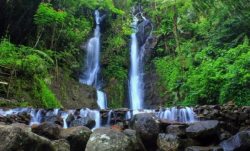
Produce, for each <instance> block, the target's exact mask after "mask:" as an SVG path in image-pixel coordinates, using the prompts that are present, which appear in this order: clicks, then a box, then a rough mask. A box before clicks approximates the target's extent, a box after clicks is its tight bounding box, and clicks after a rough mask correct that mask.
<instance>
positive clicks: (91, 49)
mask: <svg viewBox="0 0 250 151" xmlns="http://www.w3.org/2000/svg"><path fill="white" fill-rule="evenodd" d="M105 16H106V15H103V16H102V17H100V14H99V11H97V10H96V11H95V21H96V28H95V31H94V37H93V38H91V39H90V40H89V43H88V47H87V58H86V69H85V71H84V78H83V79H80V82H81V83H85V84H87V85H92V86H94V87H95V88H96V89H97V103H98V105H99V106H100V108H101V109H105V108H107V103H106V102H107V99H106V94H105V93H103V92H102V91H100V89H101V86H100V85H101V84H100V82H99V81H98V73H99V71H100V49H101V44H100V37H101V32H100V30H101V29H100V23H101V21H102V20H103V19H104V18H105Z"/></svg>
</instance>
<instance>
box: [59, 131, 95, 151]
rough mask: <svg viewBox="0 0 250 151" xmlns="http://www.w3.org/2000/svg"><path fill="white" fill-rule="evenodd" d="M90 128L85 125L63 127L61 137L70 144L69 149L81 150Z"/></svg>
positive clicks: (84, 146)
mask: <svg viewBox="0 0 250 151" xmlns="http://www.w3.org/2000/svg"><path fill="white" fill-rule="evenodd" d="M91 133H92V132H91V130H90V129H89V128H87V127H85V126H78V127H71V128H68V129H63V131H62V132H61V138H62V139H66V140H67V141H68V142H69V144H70V151H83V150H85V148H86V144H87V142H88V140H89V137H90V135H91Z"/></svg>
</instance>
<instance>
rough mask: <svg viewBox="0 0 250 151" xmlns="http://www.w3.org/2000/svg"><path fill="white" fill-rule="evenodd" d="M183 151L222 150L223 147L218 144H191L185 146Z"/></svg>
mask: <svg viewBox="0 0 250 151" xmlns="http://www.w3.org/2000/svg"><path fill="white" fill-rule="evenodd" d="M185 151H223V149H222V148H221V147H218V146H209V147H202V146H192V147H188V148H186V149H185Z"/></svg>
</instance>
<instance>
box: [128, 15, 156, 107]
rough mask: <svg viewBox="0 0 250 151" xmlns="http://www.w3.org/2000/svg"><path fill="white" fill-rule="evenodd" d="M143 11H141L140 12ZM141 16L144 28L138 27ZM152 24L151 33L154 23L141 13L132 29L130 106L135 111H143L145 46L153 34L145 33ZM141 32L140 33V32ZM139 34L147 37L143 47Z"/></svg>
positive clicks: (134, 20)
mask: <svg viewBox="0 0 250 151" xmlns="http://www.w3.org/2000/svg"><path fill="white" fill-rule="evenodd" d="M140 11H141V10H140ZM138 15H140V16H141V18H142V19H143V22H142V25H143V27H142V28H141V27H140V28H139V27H138V22H139V19H138V18H137V16H138ZM147 23H150V25H151V31H152V30H153V25H152V23H151V22H150V21H149V20H148V19H146V17H144V16H143V14H142V13H141V12H139V13H138V14H136V15H135V16H134V19H133V23H132V29H133V30H134V33H132V34H131V54H130V55H131V71H130V80H129V92H130V93H129V94H130V105H131V108H132V109H133V110H135V109H143V99H144V82H143V75H144V69H143V68H144V61H143V59H144V53H145V46H146V44H147V43H148V40H149V39H150V38H151V34H150V35H147V34H146V31H144V25H146V24H147ZM138 30H139V31H138ZM137 32H142V33H143V35H146V40H145V41H143V40H142V41H143V44H142V45H141V46H139V45H138V39H137V36H136V33H137Z"/></svg>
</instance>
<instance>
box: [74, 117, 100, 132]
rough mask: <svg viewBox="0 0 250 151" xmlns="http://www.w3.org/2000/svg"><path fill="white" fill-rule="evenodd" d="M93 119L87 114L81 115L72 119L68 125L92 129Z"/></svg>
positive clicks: (93, 125)
mask: <svg viewBox="0 0 250 151" xmlns="http://www.w3.org/2000/svg"><path fill="white" fill-rule="evenodd" d="M95 124H96V123H95V120H94V119H93V118H91V117H89V116H86V117H81V118H79V119H77V120H74V121H72V122H71V123H70V126H69V127H74V126H86V127H88V128H90V129H92V128H93V127H95Z"/></svg>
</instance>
